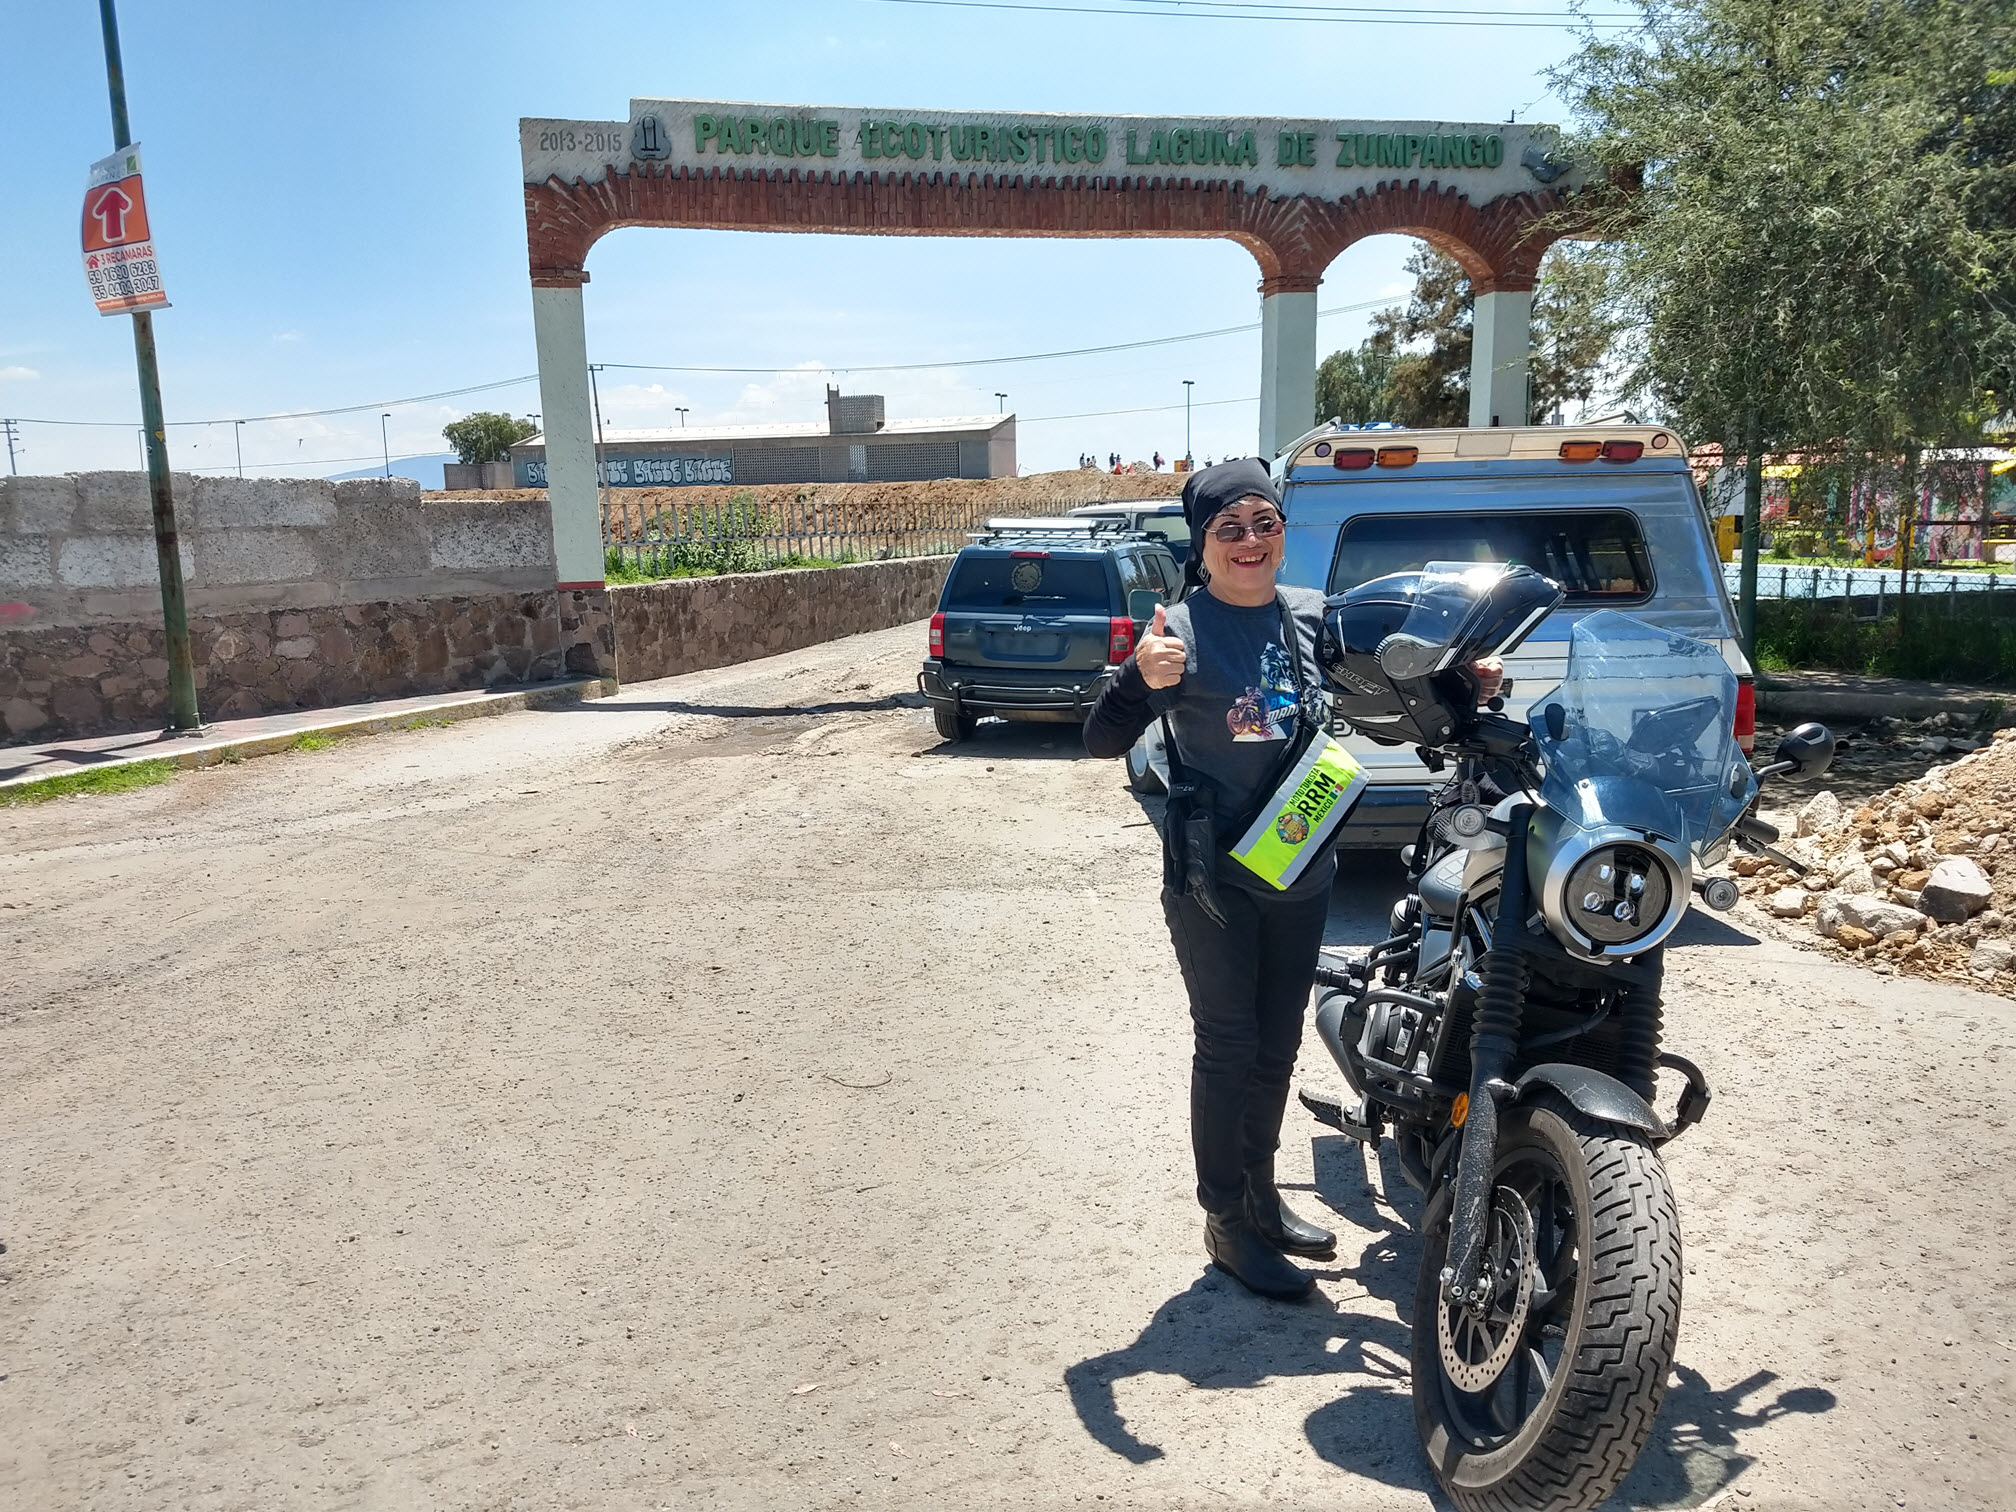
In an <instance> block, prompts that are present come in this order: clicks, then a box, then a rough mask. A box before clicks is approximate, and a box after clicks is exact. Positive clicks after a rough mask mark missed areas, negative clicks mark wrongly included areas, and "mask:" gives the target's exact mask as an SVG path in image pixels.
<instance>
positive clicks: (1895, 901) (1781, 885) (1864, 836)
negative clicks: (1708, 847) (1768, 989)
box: [1729, 729, 2016, 993]
mask: <svg viewBox="0 0 2016 1512" xmlns="http://www.w3.org/2000/svg"><path fill="white" fill-rule="evenodd" d="M1777 848H1778V849H1779V850H1781V851H1783V852H1784V853H1785V854H1786V855H1788V856H1790V857H1792V858H1793V859H1795V860H1797V861H1801V862H1803V863H1805V865H1806V866H1807V868H1808V870H1807V872H1806V874H1805V875H1804V876H1803V877H1802V876H1799V875H1796V874H1795V873H1793V872H1792V871H1790V870H1789V869H1787V868H1785V867H1782V866H1780V865H1779V864H1778V863H1776V862H1775V861H1772V860H1771V859H1769V858H1768V857H1763V856H1746V855H1743V854H1741V853H1738V854H1735V855H1733V856H1732V857H1731V858H1730V864H1729V870H1730V871H1731V872H1732V873H1734V874H1735V876H1736V878H1737V879H1738V880H1737V885H1738V886H1739V887H1740V888H1741V889H1742V890H1743V893H1744V894H1745V896H1746V897H1747V898H1749V900H1750V901H1751V902H1752V903H1754V904H1755V905H1757V906H1758V907H1760V908H1762V909H1763V910H1764V911H1765V912H1766V913H1768V914H1770V915H1771V916H1772V917H1773V918H1777V919H1783V920H1786V921H1788V922H1794V923H1795V925H1796V926H1797V927H1807V928H1810V929H1811V930H1812V931H1813V933H1814V934H1815V935H1817V936H1818V937H1819V940H1820V941H1821V942H1822V947H1823V948H1825V949H1828V950H1832V951H1836V952H1839V953H1843V954H1848V955H1852V956H1857V957H1860V958H1863V959H1866V960H1870V961H1873V962H1875V963H1877V969H1878V970H1886V969H1887V970H1894V971H1908V972H1911V973H1913V974H1915V975H1921V976H1933V977H1944V978H1947V979H1949V980H1954V981H1967V982H1973V983H1975V984H1977V985H1988V986H1993V987H1994V988H1996V989H1998V990H2001V991H2004V992H2012V993H2016V729H2009V730H1998V731H1996V732H1995V734H1994V736H1993V738H1992V739H1991V740H1988V741H1985V742H1984V743H1983V744H1982V745H1981V746H1980V748H1979V749H1977V750H1973V751H1970V752H1968V753H1967V754H1963V755H1962V756H1961V757H1960V759H1959V760H1957V761H1954V762H1951V763H1949V764H1947V765H1944V766H1935V767H1933V768H1932V769H1931V770H1930V771H1928V772H1926V774H1925V775H1924V776H1923V777H1921V778H1917V779H1915V780H1913V781H1910V782H1903V783H1899V784H1898V785H1897V786H1896V787H1893V788H1891V789H1889V790H1888V791H1886V792H1883V793H1880V794H1878V795H1877V796H1876V797H1874V798H1871V799H1870V800H1869V801H1868V802H1867V803H1864V804H1861V805H1859V806H1857V807H1856V808H1854V809H1853V810H1849V809H1848V808H1847V807H1846V806H1845V805H1843V804H1842V803H1841V801H1840V800H1839V799H1837V798H1836V797H1835V796H1834V795H1833V794H1832V793H1831V792H1821V793H1816V794H1815V795H1814V796H1813V797H1812V798H1811V799H1810V800H1809V801H1808V802H1807V803H1806V805H1805V807H1804V808H1802V809H1800V810H1799V814H1798V824H1797V833H1796V835H1791V836H1788V837H1787V838H1786V839H1785V840H1784V841H1782V842H1781V843H1780V844H1779V846H1778V847H1777Z"/></svg>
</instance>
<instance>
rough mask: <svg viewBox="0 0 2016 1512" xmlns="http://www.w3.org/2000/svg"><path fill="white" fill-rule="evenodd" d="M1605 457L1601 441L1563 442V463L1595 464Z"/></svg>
mask: <svg viewBox="0 0 2016 1512" xmlns="http://www.w3.org/2000/svg"><path fill="white" fill-rule="evenodd" d="M1602 455H1603V443H1602V442H1601V441H1563V442H1562V443H1561V460H1562V461H1563V462H1594V461H1595V460H1596V459H1597V458H1598V457H1600V456H1602Z"/></svg>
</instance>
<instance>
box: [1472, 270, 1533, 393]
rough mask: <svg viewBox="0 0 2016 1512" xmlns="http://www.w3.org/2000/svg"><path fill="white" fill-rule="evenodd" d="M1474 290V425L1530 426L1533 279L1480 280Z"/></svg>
mask: <svg viewBox="0 0 2016 1512" xmlns="http://www.w3.org/2000/svg"><path fill="white" fill-rule="evenodd" d="M1471 290H1472V294H1473V296H1474V297H1473V303H1472V306H1471V314H1470V424H1471V426H1472V427H1474V428H1477V429H1483V428H1484V427H1487V426H1493V425H1524V424H1525V423H1526V420H1527V409H1528V406H1529V404H1530V403H1531V394H1532V369H1531V359H1532V355H1533V281H1532V280H1531V279H1525V278H1499V279H1494V280H1491V281H1489V282H1486V281H1483V280H1479V281H1477V282H1476V283H1473V284H1472V285H1471Z"/></svg>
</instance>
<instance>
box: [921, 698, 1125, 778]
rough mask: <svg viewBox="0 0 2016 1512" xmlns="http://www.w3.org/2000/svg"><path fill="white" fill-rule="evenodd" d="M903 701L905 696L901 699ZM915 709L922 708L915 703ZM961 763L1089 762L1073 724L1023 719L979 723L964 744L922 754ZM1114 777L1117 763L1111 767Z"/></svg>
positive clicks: (938, 747) (947, 743)
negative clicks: (944, 757)
mask: <svg viewBox="0 0 2016 1512" xmlns="http://www.w3.org/2000/svg"><path fill="white" fill-rule="evenodd" d="M902 696H903V697H905V698H908V697H910V696H911V695H909V694H904V695H902ZM916 707H919V708H921V707H923V700H922V699H921V698H920V699H918V700H917V704H916ZM922 754H923V755H925V756H927V757H932V756H949V757H952V758H954V759H957V760H964V761H973V760H980V761H1090V760H1091V759H1092V757H1091V756H1090V755H1089V754H1088V753H1087V752H1086V750H1085V737H1084V735H1083V734H1082V733H1081V732H1080V727H1079V726H1078V725H1077V724H1076V723H1072V724H1052V723H1050V722H1049V721H1047V720H1045V721H1040V722H1039V721H1036V720H1023V719H983V720H981V721H980V723H979V724H977V725H975V726H974V727H973V733H972V734H971V735H969V736H968V737H967V738H966V739H964V740H941V741H939V743H938V744H937V745H936V746H934V747H932V748H931V749H930V750H927V751H925V752H923V753H922ZM1113 770H1114V771H1115V772H1116V773H1118V772H1119V770H1120V763H1119V762H1117V761H1116V762H1114V763H1113Z"/></svg>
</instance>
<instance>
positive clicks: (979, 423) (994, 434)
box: [511, 386, 1015, 488]
mask: <svg viewBox="0 0 2016 1512" xmlns="http://www.w3.org/2000/svg"><path fill="white" fill-rule="evenodd" d="M600 452H601V461H602V475H603V481H604V483H605V484H606V486H608V487H610V488H663V487H668V486H678V485H685V484H700V483H882V482H888V483H898V482H905V483H907V482H915V481H922V480H926V479H931V478H1012V477H1014V476H1015V417H1014V416H1013V415H963V416H956V417H952V418H949V419H938V420H890V419H888V418H887V417H886V414H885V409H884V404H883V399H882V396H881V395H880V394H842V393H841V392H840V390H839V389H837V388H833V387H830V386H829V387H828V388H827V390H826V423H825V424H823V425H820V424H818V423H816V422H815V423H812V424H799V425H728V426H698V425H696V426H673V427H669V428H666V429H662V430H607V429H605V430H604V431H603V432H602V441H601V447H600ZM511 468H512V473H513V476H514V478H515V481H516V482H517V485H518V486H519V487H520V488H543V487H545V486H546V437H545V435H544V434H543V433H542V434H540V435H536V436H533V437H531V438H529V439H528V440H525V441H521V442H519V443H518V444H517V445H516V446H514V447H512V448H511Z"/></svg>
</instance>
